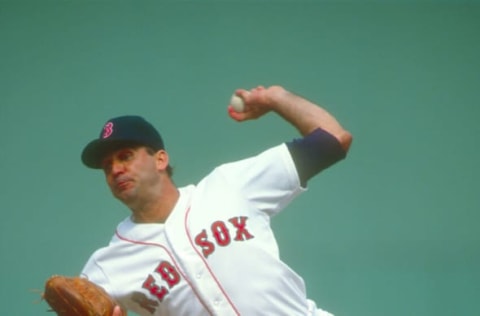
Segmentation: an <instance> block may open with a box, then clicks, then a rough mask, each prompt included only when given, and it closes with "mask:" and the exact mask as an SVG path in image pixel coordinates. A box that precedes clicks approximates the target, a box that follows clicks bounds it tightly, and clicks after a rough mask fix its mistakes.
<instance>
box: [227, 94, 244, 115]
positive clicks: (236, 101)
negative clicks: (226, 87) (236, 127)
mask: <svg viewBox="0 0 480 316" xmlns="http://www.w3.org/2000/svg"><path fill="white" fill-rule="evenodd" d="M230 105H231V106H232V107H233V109H234V110H235V112H243V111H245V103H243V100H242V98H240V97H239V96H238V95H236V94H233V95H232V98H231V99H230Z"/></svg>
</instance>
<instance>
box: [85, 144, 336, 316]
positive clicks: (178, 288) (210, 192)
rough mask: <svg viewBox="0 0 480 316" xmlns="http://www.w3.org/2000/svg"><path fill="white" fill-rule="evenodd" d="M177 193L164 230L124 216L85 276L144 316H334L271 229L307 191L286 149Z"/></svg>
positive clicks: (234, 165) (221, 169)
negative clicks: (313, 296)
mask: <svg viewBox="0 0 480 316" xmlns="http://www.w3.org/2000/svg"><path fill="white" fill-rule="evenodd" d="M179 191H180V198H179V200H178V202H177V204H176V206H175V208H174V209H173V211H172V212H171V214H170V215H169V217H168V219H167V220H166V222H165V223H163V224H160V223H158V224H157V223H153V224H150V223H149V224H138V223H134V222H132V220H131V218H130V217H128V218H126V219H125V220H124V221H122V222H121V223H120V224H119V225H118V227H117V230H116V232H115V235H114V236H113V238H112V240H111V242H110V244H109V245H108V247H105V248H102V249H99V250H97V251H96V252H95V253H94V254H93V255H92V257H91V258H90V259H89V261H88V262H87V264H86V266H85V267H84V269H83V271H82V275H83V276H85V277H87V278H88V279H90V280H91V281H93V282H95V283H97V284H99V285H101V286H103V287H104V288H105V289H106V291H107V292H109V293H110V294H111V295H112V296H113V297H115V299H117V300H118V302H119V303H120V304H121V305H122V307H123V308H126V309H128V310H131V311H134V312H136V313H138V314H139V315H185V316H194V315H222V316H225V315H289V316H291V315H330V314H328V313H326V312H324V311H322V310H320V309H317V307H316V306H315V303H314V302H313V301H311V300H308V299H307V297H306V291H305V285H304V282H303V280H302V278H301V277H299V276H298V275H297V274H296V273H295V272H294V271H292V270H291V269H290V268H289V267H288V266H287V265H286V264H284V263H283V262H282V261H281V260H280V259H279V251H278V247H277V243H276V241H275V237H274V235H273V232H272V230H271V227H270V217H271V216H272V215H274V214H276V213H278V212H279V211H280V210H282V209H283V208H284V207H285V206H286V205H287V204H288V203H289V202H290V201H291V200H292V199H293V198H294V197H296V196H297V195H298V194H299V193H301V192H302V191H304V189H303V188H302V187H301V186H300V183H299V179H298V175H297V172H296V169H295V165H294V163H293V161H292V159H291V156H290V153H289V151H288V149H287V147H286V145H284V144H282V145H279V146H277V147H274V148H271V149H269V150H267V151H265V152H263V153H261V154H260V155H258V156H256V157H253V158H248V159H245V160H241V161H237V162H233V163H229V164H225V165H222V166H220V167H218V168H216V169H215V170H214V171H213V172H212V173H210V174H209V175H208V176H206V177H205V178H204V179H202V180H201V181H200V182H199V183H198V185H190V186H186V187H183V188H180V189H179Z"/></svg>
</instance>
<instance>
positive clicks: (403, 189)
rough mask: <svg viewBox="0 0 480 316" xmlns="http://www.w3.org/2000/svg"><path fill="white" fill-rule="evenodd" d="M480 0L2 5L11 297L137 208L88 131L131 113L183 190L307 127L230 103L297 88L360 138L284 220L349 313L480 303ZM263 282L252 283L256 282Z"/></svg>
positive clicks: (34, 307)
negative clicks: (152, 134) (233, 115)
mask: <svg viewBox="0 0 480 316" xmlns="http://www.w3.org/2000/svg"><path fill="white" fill-rule="evenodd" d="M479 35H480V5H479V4H478V2H474V1H468V2H466V1H439V2H429V1H416V2H415V1H385V2H382V1H377V2H365V1H358V2H357V1H355V2H354V1H351V2H346V1H243V2H241V1H188V2H185V1H177V2H173V1H171V2H164V1H35V2H25V1H21V2H19V1H15V2H13V1H12V2H9V1H7V2H5V1H2V2H0V137H1V138H0V139H1V143H0V144H1V154H0V168H1V169H0V177H1V186H0V189H1V190H0V198H1V211H2V215H1V221H0V225H1V226H0V228H1V229H0V232H1V249H0V250H1V251H0V253H1V261H0V264H1V272H0V273H1V274H0V275H1V285H0V303H1V304H0V306H1V309H2V314H5V315H51V314H50V313H47V312H46V310H47V305H46V303H45V302H41V303H39V304H36V303H35V301H38V299H39V294H38V293H36V292H34V291H33V292H32V290H35V289H37V290H41V289H42V288H43V283H44V281H45V279H46V278H47V277H49V276H50V275H52V274H66V275H74V274H77V273H78V272H79V271H80V269H81V268H82V266H83V264H84V262H85V260H86V259H87V258H88V256H89V255H90V253H91V252H92V251H93V250H94V249H96V248H98V247H100V246H103V245H104V244H106V243H107V242H108V241H109V239H110V236H111V235H112V233H113V230H114V228H115V226H116V223H117V222H118V221H120V220H121V219H122V218H124V217H125V216H127V215H128V214H129V211H128V210H127V209H126V208H125V207H124V206H123V205H121V204H120V203H119V202H118V201H116V200H114V199H113V198H112V197H111V196H110V193H109V190H108V188H107V186H106V185H105V183H104V180H103V175H102V174H101V173H100V172H96V171H92V170H89V169H86V168H84V167H83V166H82V164H81V163H80V157H79V155H80V151H81V149H82V148H83V146H84V145H85V144H86V143H87V142H88V141H90V140H91V139H93V138H94V137H96V136H97V135H98V133H99V132H100V129H101V127H102V125H103V123H104V122H105V121H106V120H107V119H109V118H111V117H114V116H117V115H123V114H139V115H142V116H144V117H146V118H148V119H149V120H150V121H152V122H153V123H154V125H155V126H157V127H158V129H159V130H160V132H161V133H162V135H163V136H164V138H165V141H166V145H167V149H168V150H169V153H170V155H171V159H172V160H173V165H174V167H175V175H174V179H175V182H176V183H177V184H178V185H185V184H188V183H191V182H196V181H198V180H199V179H200V178H201V177H202V176H203V175H205V174H206V173H207V172H208V171H210V170H211V169H212V168H213V167H214V166H216V165H218V164H220V163H222V162H226V161H231V160H236V159H239V158H244V157H247V156H249V155H253V154H256V153H257V152H259V151H260V150H263V149H264V148H267V147H269V146H272V145H276V144H278V143H280V142H282V141H285V140H290V139H291V138H293V137H296V136H297V133H296V131H295V130H294V129H293V128H292V127H291V126H290V125H288V124H286V123H285V122H284V121H282V120H281V119H280V118H278V117H277V116H276V115H274V114H271V115H268V116H266V117H264V118H262V119H260V120H257V121H251V122H245V123H242V124H239V123H236V122H233V121H232V120H230V119H229V118H228V116H227V114H226V105H227V102H228V100H229V98H230V95H231V93H232V92H233V91H234V90H235V89H237V88H251V87H255V86H257V85H260V84H261V85H267V86H268V85H271V84H280V85H283V86H284V87H286V88H287V89H290V90H292V91H295V92H297V93H299V94H301V95H303V96H306V97H308V98H309V99H311V100H313V101H315V102H317V103H319V104H321V105H323V106H325V107H326V108H327V109H328V110H329V111H330V112H331V113H333V114H334V115H335V116H336V117H337V118H338V119H339V120H340V121H341V122H342V124H343V125H344V126H345V127H346V128H347V129H349V130H350V131H351V132H352V133H353V135H354V144H353V146H352V148H351V152H350V154H349V157H348V159H347V160H345V161H343V162H341V163H340V164H337V165H335V166H334V167H332V168H331V169H329V170H327V171H325V172H324V173H323V174H322V175H320V176H318V177H316V178H315V179H314V180H313V181H311V182H310V185H309V191H308V192H307V193H305V194H304V195H302V196H301V197H299V198H298V199H297V200H295V201H294V202H293V204H291V205H290V207H289V208H288V209H287V211H285V212H284V213H282V214H280V215H279V216H277V217H276V218H275V220H274V221H273V226H274V229H275V231H276V235H277V238H278V241H279V243H280V250H281V254H282V257H283V258H284V260H285V261H286V262H287V263H288V264H290V265H291V266H292V267H293V268H294V269H295V270H296V271H297V272H299V273H300V274H301V275H302V276H303V277H304V279H305V281H306V284H307V290H308V295H309V297H311V298H312V299H314V300H316V301H317V304H318V305H319V306H321V307H323V308H325V309H327V310H329V311H332V312H334V313H335V314H336V315H337V316H340V315H355V316H377V315H378V316H396V315H398V316H400V315H401V316H404V315H480V303H479V297H480V285H479V284H480V272H479V267H480V247H479V242H480V232H479V220H480V215H479V210H480V194H479V193H480V192H479V189H480V185H479V178H480V171H479V170H480V168H479V167H478V163H479V162H480V153H479V149H478V147H479V145H480V142H479V140H478V138H479V136H480V128H479V124H478V120H479V114H480V110H479V104H478V103H479V100H480V98H479V97H480V61H479V57H480V40H479V38H480V36H479ZM245 295H248V293H245Z"/></svg>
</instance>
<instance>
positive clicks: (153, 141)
mask: <svg viewBox="0 0 480 316" xmlns="http://www.w3.org/2000/svg"><path fill="white" fill-rule="evenodd" d="M134 145H137V146H138V145H143V146H147V147H150V148H152V149H154V150H160V149H164V148H165V146H164V144H163V140H162V137H161V136H160V134H159V133H158V131H157V130H156V129H155V127H153V125H152V124H150V123H149V122H147V121H146V120H145V119H144V118H143V117H141V116H135V115H126V116H119V117H116V118H112V119H111V120H109V121H107V122H106V123H105V125H103V127H102V130H101V131H100V135H99V137H98V138H97V139H95V140H92V141H91V142H90V143H88V144H87V146H85V148H84V149H83V151H82V162H83V163H84V164H85V165H86V166H87V167H89V168H93V169H101V168H102V160H103V158H104V157H105V155H107V154H108V153H110V152H112V151H115V150H118V149H121V148H123V147H127V146H134Z"/></svg>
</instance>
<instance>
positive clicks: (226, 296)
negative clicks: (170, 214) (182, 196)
mask: <svg viewBox="0 0 480 316" xmlns="http://www.w3.org/2000/svg"><path fill="white" fill-rule="evenodd" d="M190 209H191V208H190V207H189V208H188V209H187V212H186V213H185V222H184V225H185V232H186V233H187V236H188V240H189V241H190V245H191V246H192V248H193V249H194V250H195V252H196V253H197V255H198V256H199V257H200V259H202V261H203V264H204V265H205V267H206V268H207V270H208V272H209V273H210V275H211V276H212V278H213V280H214V281H215V283H217V286H218V288H219V289H220V291H221V292H222V294H223V296H225V298H226V299H227V301H228V303H229V304H230V306H231V307H232V308H233V309H234V310H235V313H236V314H237V315H240V312H239V311H238V310H237V308H236V307H235V305H234V304H233V302H232V300H231V299H230V297H229V296H228V294H227V292H226V291H225V290H224V289H223V287H222V285H221V284H220V282H219V281H218V279H217V278H216V277H215V274H214V273H213V271H212V269H210V266H209V265H208V263H207V261H206V260H205V258H204V256H203V255H202V254H201V253H200V251H199V250H198V249H197V247H195V244H194V243H193V240H192V236H190V231H189V230H188V225H187V222H188V215H190Z"/></svg>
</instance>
